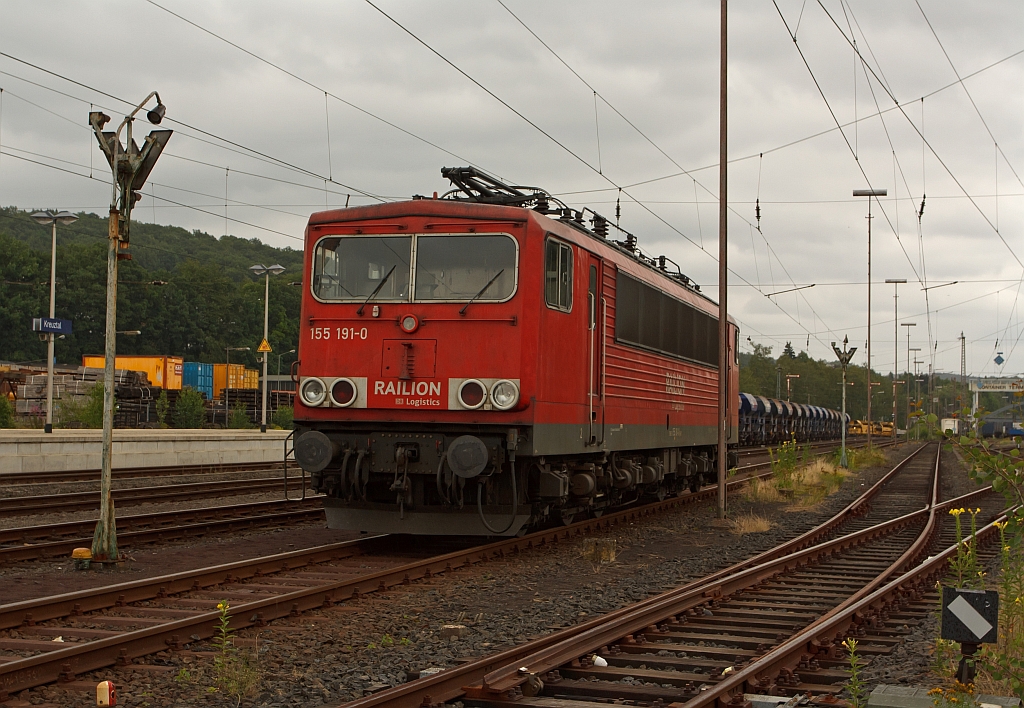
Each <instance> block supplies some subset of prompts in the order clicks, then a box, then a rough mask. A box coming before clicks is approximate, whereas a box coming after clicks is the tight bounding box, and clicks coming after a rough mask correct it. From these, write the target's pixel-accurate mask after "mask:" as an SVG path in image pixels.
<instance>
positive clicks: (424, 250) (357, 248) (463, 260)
mask: <svg viewBox="0 0 1024 708" xmlns="http://www.w3.org/2000/svg"><path fill="white" fill-rule="evenodd" d="M414 244H415V248H414ZM413 253H415V257H413ZM517 259H518V254H517V248H516V242H515V240H514V239H512V238H511V237H510V236H507V235H497V234H487V235H479V234H467V235H433V234H424V235H416V236H344V237H329V238H325V239H322V240H321V241H320V242H319V243H317V245H316V250H315V251H314V253H313V274H312V275H313V278H312V284H313V294H314V295H315V296H316V297H317V298H318V299H320V300H335V301H337V300H349V301H352V300H365V299H366V298H367V297H368V296H369V295H371V294H372V293H373V292H374V290H376V289H377V286H379V285H380V284H381V280H383V279H384V278H387V281H386V282H385V283H384V287H382V288H381V289H380V292H378V293H377V294H376V296H374V298H373V299H374V302H376V301H385V302H386V301H389V300H390V301H409V300H410V299H413V300H415V301H417V302H431V301H435V302H436V301H448V302H452V301H454V302H463V301H469V300H471V299H474V297H475V301H476V302H487V301H491V302H500V301H504V300H507V299H508V298H510V297H511V296H512V294H513V293H514V292H515V289H516V276H517V268H516V266H517ZM414 261H415V265H413V262H414ZM392 268H394V271H393V272H392ZM413 271H415V273H413ZM389 272H390V273H391V275H390V276H388V273H389ZM413 276H415V279H413ZM411 283H412V284H411Z"/></svg>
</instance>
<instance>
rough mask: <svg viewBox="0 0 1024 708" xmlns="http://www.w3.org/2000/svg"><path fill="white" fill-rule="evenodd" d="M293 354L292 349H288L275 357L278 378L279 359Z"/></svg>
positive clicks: (279, 369) (279, 372) (279, 371)
mask: <svg viewBox="0 0 1024 708" xmlns="http://www.w3.org/2000/svg"><path fill="white" fill-rule="evenodd" d="M294 353H295V350H294V349H289V350H288V351H286V352H281V353H280V354H278V355H277V375H278V376H280V375H281V358H282V357H285V356H288V355H289V354H294Z"/></svg>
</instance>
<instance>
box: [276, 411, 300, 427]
mask: <svg viewBox="0 0 1024 708" xmlns="http://www.w3.org/2000/svg"><path fill="white" fill-rule="evenodd" d="M294 415H295V412H294V410H293V409H292V407H291V406H281V407H280V408H278V409H277V410H276V411H274V420H273V423H274V425H276V426H277V427H278V428H281V429H282V430H291V429H292V428H294V427H295V423H294V422H293V417H294Z"/></svg>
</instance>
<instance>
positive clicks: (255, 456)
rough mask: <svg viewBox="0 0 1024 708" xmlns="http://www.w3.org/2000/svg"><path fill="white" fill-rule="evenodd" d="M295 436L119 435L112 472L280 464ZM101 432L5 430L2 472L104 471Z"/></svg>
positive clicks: (0, 440)
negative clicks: (126, 469) (124, 469)
mask: <svg viewBox="0 0 1024 708" xmlns="http://www.w3.org/2000/svg"><path fill="white" fill-rule="evenodd" d="M290 432H291V431H289V430H268V431H267V432H265V433H261V432H259V430H176V429H168V430H151V429H146V430H129V429H116V430H114V444H113V457H114V460H113V466H114V468H115V469H119V468H124V467H168V466H176V465H198V464H204V465H215V464H235V463H239V462H278V461H281V460H283V459H284V441H285V438H286V437H287V436H288V434H289V433H290ZM102 443H103V431H101V430H61V429H56V430H54V431H53V432H52V433H44V432H43V431H42V430H23V429H14V430H10V429H6V430H0V472H3V473H11V472H29V473H30V472H42V471H60V470H91V469H99V468H100V466H101V462H100V453H101V448H102Z"/></svg>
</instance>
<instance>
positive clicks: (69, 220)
mask: <svg viewBox="0 0 1024 708" xmlns="http://www.w3.org/2000/svg"><path fill="white" fill-rule="evenodd" d="M32 218H33V219H34V220H35V222H36V223H39V224H43V225H44V226H45V225H46V224H50V226H51V227H52V229H53V230H52V236H51V238H50V319H51V320H52V319H53V318H54V312H55V306H56V300H55V294H56V290H57V223H58V222H60V224H61V225H62V226H68V225H69V224H73V223H75V222H76V221H78V217H77V216H75V215H74V214H72V213H71V212H70V211H56V212H54V211H37V212H36V213H35V214H33V215H32ZM54 337H55V334H54V333H53V332H47V333H46V424H45V425H44V426H43V431H44V432H47V433H52V432H53V340H54Z"/></svg>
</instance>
